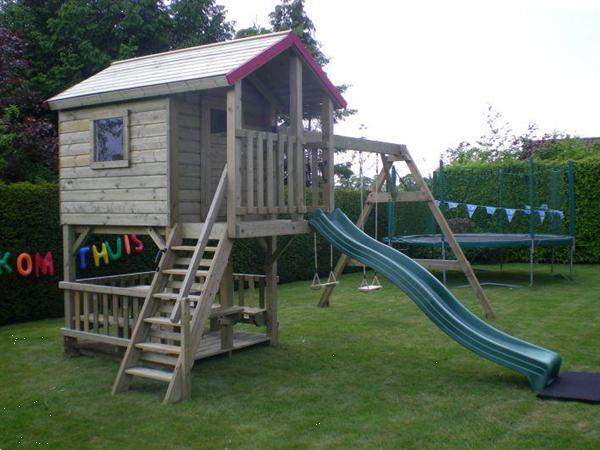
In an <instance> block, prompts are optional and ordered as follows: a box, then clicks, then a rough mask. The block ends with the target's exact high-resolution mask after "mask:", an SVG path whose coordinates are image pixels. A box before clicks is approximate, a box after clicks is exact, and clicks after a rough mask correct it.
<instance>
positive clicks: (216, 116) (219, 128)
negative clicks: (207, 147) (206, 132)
mask: <svg viewBox="0 0 600 450" xmlns="http://www.w3.org/2000/svg"><path fill="white" fill-rule="evenodd" d="M226 131H227V113H226V112H225V110H224V109H211V110H210V132H211V133H225V132H226Z"/></svg>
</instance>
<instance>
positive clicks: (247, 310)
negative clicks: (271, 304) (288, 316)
mask: <svg viewBox="0 0 600 450" xmlns="http://www.w3.org/2000/svg"><path fill="white" fill-rule="evenodd" d="M242 308H243V309H244V311H243V313H244V315H248V316H256V315H258V314H264V313H266V312H267V310H266V308H258V307H254V306H242Z"/></svg>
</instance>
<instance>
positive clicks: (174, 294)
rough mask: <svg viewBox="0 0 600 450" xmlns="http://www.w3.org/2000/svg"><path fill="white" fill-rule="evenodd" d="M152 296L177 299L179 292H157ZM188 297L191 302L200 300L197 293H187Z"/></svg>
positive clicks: (162, 298) (161, 298)
mask: <svg viewBox="0 0 600 450" xmlns="http://www.w3.org/2000/svg"><path fill="white" fill-rule="evenodd" d="M153 297H154V298H158V299H160V300H177V299H178V298H179V294H178V293H177V292H159V293H157V294H154V295H153ZM188 298H189V299H190V300H191V301H193V302H197V301H198V300H200V296H198V295H188Z"/></svg>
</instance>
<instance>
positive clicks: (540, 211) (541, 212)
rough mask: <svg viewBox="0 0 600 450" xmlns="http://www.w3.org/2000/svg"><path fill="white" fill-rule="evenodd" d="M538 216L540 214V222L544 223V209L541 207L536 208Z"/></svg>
mask: <svg viewBox="0 0 600 450" xmlns="http://www.w3.org/2000/svg"><path fill="white" fill-rule="evenodd" d="M537 213H538V216H540V222H542V223H544V219H545V218H546V211H544V210H543V209H538V212H537Z"/></svg>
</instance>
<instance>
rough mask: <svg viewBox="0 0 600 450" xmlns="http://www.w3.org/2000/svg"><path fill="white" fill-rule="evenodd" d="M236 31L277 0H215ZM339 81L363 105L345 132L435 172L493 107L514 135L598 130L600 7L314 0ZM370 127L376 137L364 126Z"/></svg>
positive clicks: (309, 2)
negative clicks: (535, 128)
mask: <svg viewBox="0 0 600 450" xmlns="http://www.w3.org/2000/svg"><path fill="white" fill-rule="evenodd" d="M217 2H218V3H220V4H223V5H225V7H226V8H227V10H228V18H229V20H235V21H236V22H237V23H236V29H240V28H245V27H247V26H250V25H252V24H253V23H259V24H262V25H266V24H267V23H268V13H269V12H270V11H272V9H273V7H274V5H276V4H278V3H279V2H278V0H251V1H250V0H217ZM306 10H307V12H308V15H309V17H310V18H311V19H312V20H313V22H314V23H315V26H316V29H317V33H316V37H317V39H318V40H319V41H320V42H321V44H322V48H323V51H324V52H325V54H326V55H328V56H329V57H330V58H331V62H330V63H329V65H328V66H327V67H326V68H325V70H326V71H327V73H328V74H329V76H330V78H331V79H332V81H333V82H334V83H338V84H339V83H347V84H351V85H352V87H351V89H349V91H348V92H347V93H346V99H347V100H348V104H349V106H350V107H352V108H356V109H358V110H359V112H358V114H356V115H355V116H354V117H353V118H351V119H349V120H347V121H346V122H344V123H342V124H339V125H338V126H337V127H336V133H339V134H346V135H350V136H364V137H367V138H371V139H378V140H386V141H392V142H398V143H404V144H407V145H408V146H409V150H410V151H411V152H412V154H413V156H414V157H415V158H416V159H417V160H418V161H419V164H420V166H421V170H422V171H423V172H427V173H429V172H431V170H432V169H433V168H434V167H435V166H436V165H437V161H438V159H439V156H440V154H441V153H442V152H443V151H444V150H445V149H446V148H448V147H450V146H455V145H456V144H457V143H459V142H460V141H463V140H467V141H473V140H475V139H477V138H478V137H479V136H480V135H481V134H482V133H483V132H484V130H485V126H484V112H485V110H486V107H487V105H488V104H492V105H493V106H494V108H495V109H496V110H497V111H499V112H500V113H502V115H503V116H504V118H505V119H506V120H507V121H509V122H510V123H511V125H512V128H513V130H514V131H515V132H516V133H521V132H522V131H524V130H525V129H526V127H527V124H528V122H530V121H532V122H535V123H537V124H538V125H539V127H540V130H541V131H542V132H545V131H552V130H561V131H566V132H568V133H571V134H576V135H579V136H599V135H600V87H599V86H600V0H599V1H583V0H581V1H579V0H571V1H568V0H564V1H552V0H544V1H543V0H540V1H537V0H520V1H509V0H503V1H496V2H493V4H492V1H481V0H480V1H467V0H454V1H429V2H428V1H393V0H387V1H386V0H370V1H368V2H365V1H355V0H327V1H325V0H306ZM361 124H364V125H365V126H366V130H364V131H360V130H359V126H360V125H361Z"/></svg>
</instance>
